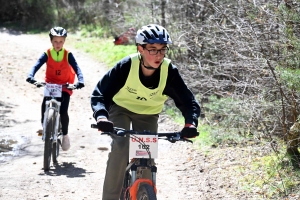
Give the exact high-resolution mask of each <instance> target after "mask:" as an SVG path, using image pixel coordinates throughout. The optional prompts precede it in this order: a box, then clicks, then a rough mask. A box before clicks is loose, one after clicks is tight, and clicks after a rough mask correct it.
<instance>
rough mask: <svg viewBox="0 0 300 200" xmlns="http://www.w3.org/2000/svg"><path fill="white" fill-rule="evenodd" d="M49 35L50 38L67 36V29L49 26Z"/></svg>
mask: <svg viewBox="0 0 300 200" xmlns="http://www.w3.org/2000/svg"><path fill="white" fill-rule="evenodd" d="M49 36H50V39H51V40H52V38H53V37H54V36H60V37H67V30H66V29H64V28H63V27H54V28H51V30H50V32H49Z"/></svg>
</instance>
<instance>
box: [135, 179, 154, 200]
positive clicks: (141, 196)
mask: <svg viewBox="0 0 300 200" xmlns="http://www.w3.org/2000/svg"><path fill="white" fill-rule="evenodd" d="M137 200H157V198H156V194H155V191H154V188H153V186H151V185H149V184H148V183H143V184H141V185H140V187H139V190H138V192H137Z"/></svg>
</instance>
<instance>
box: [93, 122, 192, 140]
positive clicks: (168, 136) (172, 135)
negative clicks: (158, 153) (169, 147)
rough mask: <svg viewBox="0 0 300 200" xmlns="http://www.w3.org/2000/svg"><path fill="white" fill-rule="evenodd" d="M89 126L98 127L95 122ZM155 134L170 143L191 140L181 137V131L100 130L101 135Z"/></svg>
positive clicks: (115, 128)
mask: <svg viewBox="0 0 300 200" xmlns="http://www.w3.org/2000/svg"><path fill="white" fill-rule="evenodd" d="M91 128H94V129H98V126H97V124H91ZM128 134H129V135H157V136H158V138H159V139H165V140H167V141H169V142H171V143H175V142H177V141H185V142H191V143H193V141H191V140H189V139H187V138H182V137H181V132H166V133H153V132H150V131H143V132H138V131H134V130H125V129H123V128H118V127H114V131H113V132H102V133H101V135H117V136H119V137H125V136H126V135H128Z"/></svg>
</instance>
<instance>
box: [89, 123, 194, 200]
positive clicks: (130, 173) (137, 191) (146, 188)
mask: <svg viewBox="0 0 300 200" xmlns="http://www.w3.org/2000/svg"><path fill="white" fill-rule="evenodd" d="M91 128H98V127H97V125H96V124H92V125H91ZM101 134H108V135H117V136H120V137H130V138H132V139H134V141H135V142H139V143H140V144H141V145H142V149H144V147H146V148H148V149H146V152H147V153H148V156H149V157H148V158H146V157H142V158H141V157H138V158H132V159H131V160H130V162H129V163H128V164H127V167H126V170H125V178H124V181H123V187H122V192H121V196H120V199H121V200H137V199H138V200H140V199H144V198H145V199H148V200H157V198H156V193H157V189H156V173H157V167H156V166H155V163H154V159H153V158H151V154H152V152H155V149H149V147H150V146H151V145H146V144H145V142H144V141H146V142H150V143H156V140H147V139H149V138H150V139H151V135H152V136H153V135H156V136H157V137H155V138H156V139H166V140H167V141H169V142H171V143H175V142H177V141H187V142H191V143H193V142H192V141H191V140H189V139H186V138H182V137H181V132H174V133H150V132H147V131H144V132H136V131H133V130H124V129H121V128H117V127H114V131H113V132H112V133H111V132H102V133H101ZM137 135H143V137H141V138H140V137H138V136H137ZM149 135H150V136H149ZM153 138H154V137H153ZM141 139H146V140H144V141H143V140H141ZM148 144H149V143H148ZM133 146H135V147H136V145H133ZM154 147H155V148H157V146H154ZM133 150H136V149H133ZM144 150H145V149H144ZM151 150H154V151H152V152H151ZM143 152H144V151H143ZM145 169H147V170H149V169H150V170H151V178H149V177H146V178H144V177H143V173H140V171H143V170H145Z"/></svg>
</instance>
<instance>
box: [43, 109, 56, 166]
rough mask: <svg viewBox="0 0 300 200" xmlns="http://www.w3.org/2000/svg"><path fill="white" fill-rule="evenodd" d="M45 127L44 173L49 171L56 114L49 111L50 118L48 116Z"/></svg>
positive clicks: (51, 110)
mask: <svg viewBox="0 0 300 200" xmlns="http://www.w3.org/2000/svg"><path fill="white" fill-rule="evenodd" d="M45 120H46V127H45V134H46V135H45V143H44V171H49V169H50V162H51V154H52V137H53V134H54V131H55V112H54V110H53V109H49V111H48V116H46V119H45Z"/></svg>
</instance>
